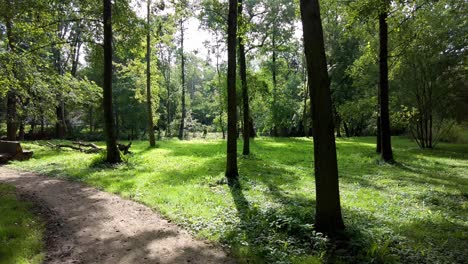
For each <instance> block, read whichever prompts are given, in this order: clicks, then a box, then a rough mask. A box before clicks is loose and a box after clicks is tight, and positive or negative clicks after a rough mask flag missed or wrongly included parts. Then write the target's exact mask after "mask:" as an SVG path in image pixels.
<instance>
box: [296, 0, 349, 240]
mask: <svg viewBox="0 0 468 264" xmlns="http://www.w3.org/2000/svg"><path fill="white" fill-rule="evenodd" d="M300 6H301V18H302V25H303V32H304V51H305V55H306V61H307V70H308V83H309V91H310V100H311V105H312V109H311V110H312V120H313V131H314V161H315V188H316V193H317V194H316V212H315V228H316V230H317V231H320V232H324V233H327V234H329V235H333V234H336V232H338V231H341V230H343V229H344V223H343V218H342V215H341V205H340V193H339V184H338V166H337V158H336V146H335V137H334V127H333V114H332V103H331V93H330V79H329V76H328V72H327V62H326V56H325V46H324V40H323V29H322V22H321V18H320V7H319V2H318V0H301V1H300Z"/></svg>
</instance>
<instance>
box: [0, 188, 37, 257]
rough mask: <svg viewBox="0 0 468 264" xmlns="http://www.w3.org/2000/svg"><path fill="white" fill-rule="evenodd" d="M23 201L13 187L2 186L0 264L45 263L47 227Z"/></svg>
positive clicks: (0, 192)
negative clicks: (44, 250) (44, 235)
mask: <svg viewBox="0 0 468 264" xmlns="http://www.w3.org/2000/svg"><path fill="white" fill-rule="evenodd" d="M30 207H31V204H30V203H27V202H24V201H19V200H18V199H17V197H16V195H15V189H14V187H12V186H9V185H5V184H0V263H2V264H10V263H17V264H22V263H41V262H42V260H43V258H44V254H43V253H42V249H43V243H42V236H43V231H44V225H43V223H42V222H41V221H40V220H39V219H38V218H37V217H36V216H34V215H33V214H32V213H31V212H30V211H29V209H30Z"/></svg>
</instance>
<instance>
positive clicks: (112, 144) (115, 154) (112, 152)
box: [103, 0, 121, 163]
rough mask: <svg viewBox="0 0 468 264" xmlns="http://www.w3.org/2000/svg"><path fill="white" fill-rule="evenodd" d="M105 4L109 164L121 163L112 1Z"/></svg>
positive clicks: (105, 70)
mask: <svg viewBox="0 0 468 264" xmlns="http://www.w3.org/2000/svg"><path fill="white" fill-rule="evenodd" d="M103 4H104V12H103V16H104V87H103V88H104V89H103V101H104V102H103V108H104V122H105V126H104V130H105V134H106V144H107V158H106V161H107V162H109V163H119V162H121V158H120V152H119V149H118V148H117V135H116V131H115V124H114V116H113V107H112V4H111V0H103Z"/></svg>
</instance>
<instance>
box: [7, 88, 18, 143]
mask: <svg viewBox="0 0 468 264" xmlns="http://www.w3.org/2000/svg"><path fill="white" fill-rule="evenodd" d="M17 118H18V117H17V112H16V95H15V92H14V91H13V90H12V89H10V90H9V91H8V93H7V140H10V141H15V140H16V131H17V130H18V121H17Z"/></svg>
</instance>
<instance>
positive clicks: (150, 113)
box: [146, 0, 156, 147]
mask: <svg viewBox="0 0 468 264" xmlns="http://www.w3.org/2000/svg"><path fill="white" fill-rule="evenodd" d="M150 9H151V0H147V17H146V20H147V21H146V23H147V26H148V30H147V32H146V107H147V112H148V136H149V142H150V146H151V147H154V146H156V141H155V139H154V124H153V107H152V105H151V104H152V102H151V100H152V99H151V25H150V13H151V10H150Z"/></svg>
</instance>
